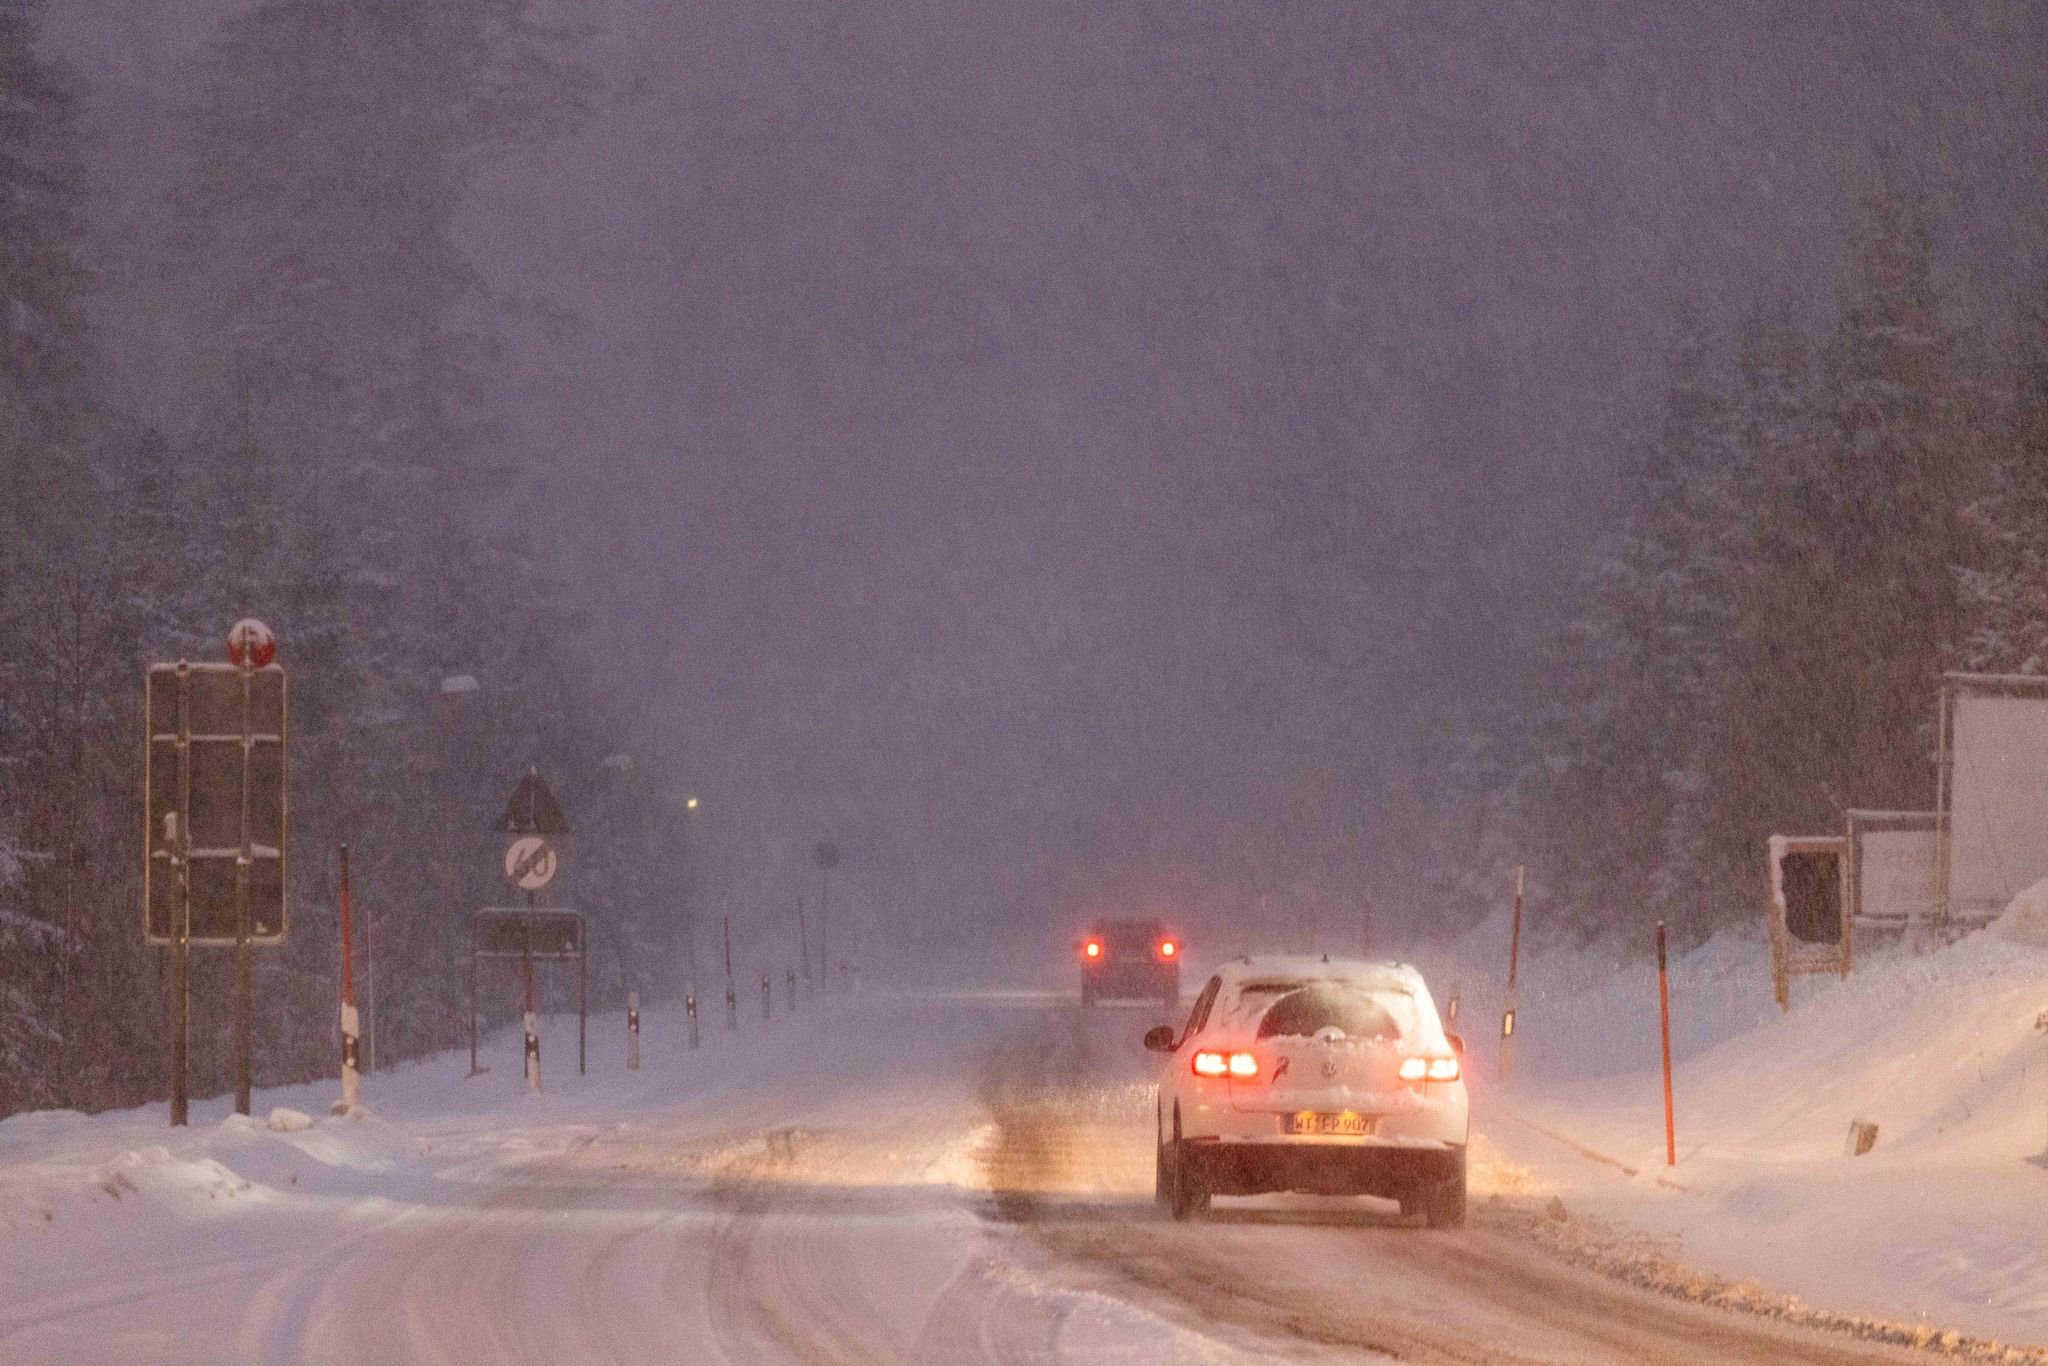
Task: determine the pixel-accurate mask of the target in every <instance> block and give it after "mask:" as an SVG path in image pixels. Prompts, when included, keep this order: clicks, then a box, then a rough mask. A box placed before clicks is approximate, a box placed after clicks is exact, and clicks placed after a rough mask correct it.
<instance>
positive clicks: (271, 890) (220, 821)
mask: <svg viewBox="0 0 2048 1366" xmlns="http://www.w3.org/2000/svg"><path fill="white" fill-rule="evenodd" d="M244 673H245V671H244V670H242V669H240V668H237V667H236V666H235V665H232V664H192V665H188V666H186V670H185V675H184V686H183V688H182V694H183V695H182V698H181V696H180V693H181V689H180V686H179V676H178V666H177V665H175V664H153V665H151V666H150V670H149V683H148V692H147V705H146V714H147V717H148V722H147V725H148V735H149V745H148V748H147V751H146V755H147V757H146V758H145V760H144V783H145V786H146V788H147V790H148V810H149V831H148V837H147V845H146V848H147V850H148V857H147V858H146V859H145V860H144V864H143V907H144V911H143V935H144V937H145V938H146V939H147V940H148V941H149V942H151V943H169V942H171V941H172V940H173V939H174V938H175V937H176V932H177V916H178V877H177V868H176V864H175V863H174V862H173V856H174V854H175V853H176V852H177V851H176V850H175V848H174V846H173V840H174V839H177V840H179V842H181V843H182V842H189V848H188V850H187V851H186V852H187V854H188V856H189V858H190V860H191V873H190V882H191V915H192V920H191V925H190V929H189V933H188V937H189V938H190V940H191V941H192V942H194V943H212V944H232V943H234V942H235V865H236V861H237V860H238V858H239V857H240V855H241V852H242V841H243V831H242V812H243V809H244V806H243V796H244V793H243V780H244V768H243V764H242V737H243V728H244V724H245V718H244V713H243V699H244V692H243V689H244V683H245V680H244ZM246 674H247V679H246V686H247V690H248V691H247V701H248V712H247V717H246V725H247V728H248V735H249V739H250V741H251V744H250V747H249V762H248V767H247V770H246V772H247V782H248V791H247V799H248V800H247V810H248V814H249V829H248V841H249V846H250V851H249V852H250V856H251V857H250V863H249V937H250V938H251V939H252V940H257V941H268V942H272V943H274V942H277V941H279V940H282V939H283V938H284V934H285V895H284V889H285V857H284V849H285V830H286V811H285V779H286V771H285V769H286V757H285V755H286V736H287V734H288V731H287V713H286V704H285V681H284V670H283V669H282V668H280V667H279V666H277V665H275V664H272V665H270V666H269V667H267V668H262V669H251V670H247V671H246ZM181 735H182V736H183V737H184V738H185V739H186V741H187V744H186V746H185V750H186V755H187V758H186V761H185V762H184V763H183V764H181V763H180V762H179V739H180V736H181ZM172 815H175V816H176V817H177V821H176V822H175V826H182V827H183V830H182V831H181V832H180V831H175V829H174V823H172V822H167V821H166V819H165V817H167V816H172Z"/></svg>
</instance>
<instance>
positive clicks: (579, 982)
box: [576, 921, 590, 1077]
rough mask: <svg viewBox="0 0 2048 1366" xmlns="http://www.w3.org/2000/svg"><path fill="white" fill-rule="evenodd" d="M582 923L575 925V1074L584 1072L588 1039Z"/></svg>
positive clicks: (587, 988) (587, 984)
mask: <svg viewBox="0 0 2048 1366" xmlns="http://www.w3.org/2000/svg"><path fill="white" fill-rule="evenodd" d="M585 949H586V945H585V944H584V942H583V925H582V922H581V921H578V922H577V925H576V1075H577V1076H579V1077H580V1076H582V1075H583V1073H584V1062H585V1059H586V1056H587V1054H588V1049H589V1039H590V955H589V953H587V952H586V951H585Z"/></svg>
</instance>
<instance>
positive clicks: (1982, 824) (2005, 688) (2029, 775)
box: [1936, 674, 2048, 922]
mask: <svg viewBox="0 0 2048 1366" xmlns="http://www.w3.org/2000/svg"><path fill="white" fill-rule="evenodd" d="M1941 721H1942V733H1941V758H1942V760H1943V763H1942V766H1941V768H1940V770H1939V772H1940V775H1941V780H1942V781H1941V788H1940V793H1939V797H1938V799H1937V802H1936V807H1937V810H1938V813H1939V821H1940V824H1939V825H1938V826H1937V827H1936V828H1937V839H1938V841H1939V843H1938V846H1937V847H1938V848H1940V849H1941V851H1942V854H1943V858H1942V861H1941V863H1940V865H1939V867H1938V869H1937V874H1938V876H1939V877H1940V879H1941V881H1940V883H1939V884H1938V893H1937V894H1938V897H1939V905H1938V911H1937V913H1938V914H1946V915H1949V916H1953V917H1954V918H1956V919H1957V920H1962V921H1980V922H1981V921H1985V920H1989V919H1991V918H1993V917H1994V916H1996V915H1998V914H1999V912H2001V911H2003V910H2004V909H2005V907H2006V904H2007V903H2008V902H2010V901H2011V900H2012V899H2013V898H2014V897H2015V896H2018V895H2019V894H2020V893H2021V892H2023V891H2025V890H2026V889H2027V888H2028V887H2031V886H2033V885H2034V883H2036V882H2038V881H2040V880H2041V879H2042V878H2043V877H2048V816H2044V812H2048V678H2036V677H2002V676H1999V675H1985V674H1948V675H1946V676H1944V678H1943V679H1942V708H1941Z"/></svg>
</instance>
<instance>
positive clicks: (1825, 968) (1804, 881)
mask: <svg viewBox="0 0 2048 1366" xmlns="http://www.w3.org/2000/svg"><path fill="white" fill-rule="evenodd" d="M1767 848H1768V850H1769V859H1770V888H1771V899H1770V903H1769V905H1768V907H1767V908H1766V914H1767V915H1768V916H1769V917H1770V931H1771V989H1772V991H1773V993H1774V994H1775V995H1776V996H1777V998H1778V1008H1779V1009H1780V1010H1790V1009H1791V1008H1792V978H1794V977H1795V976H1800V975H1802V974H1808V973H1820V972H1832V973H1837V974H1839V975H1841V976H1844V977H1846V976H1848V975H1849V955H1850V945H1851V939H1850V926H1849V897H1848V887H1847V883H1848V879H1847V877H1846V875H1845V872H1846V867H1847V864H1848V862H1849V856H1850V841H1849V840H1848V839H1847V838H1844V837H1839V836H1832V835H1773V836H1771V837H1770V840H1769V842H1768V844H1767Z"/></svg>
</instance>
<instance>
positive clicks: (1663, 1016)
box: [1657, 920, 1678, 1167]
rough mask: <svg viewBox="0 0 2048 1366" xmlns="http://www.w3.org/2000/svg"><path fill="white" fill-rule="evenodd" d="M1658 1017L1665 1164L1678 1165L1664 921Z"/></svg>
mask: <svg viewBox="0 0 2048 1366" xmlns="http://www.w3.org/2000/svg"><path fill="white" fill-rule="evenodd" d="M1657 1019H1658V1024H1659V1026H1660V1028H1661V1029H1662V1031H1663V1035H1664V1165H1665V1166H1667V1167H1675V1166H1677V1165H1678V1129H1677V1125H1676V1123H1675V1122H1674V1120H1673V1117H1672V1113H1671V988H1670V985H1669V977H1668V973H1667V972H1666V969H1665V957H1664V922H1663V921H1661V920H1660V921H1658V922H1657Z"/></svg>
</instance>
